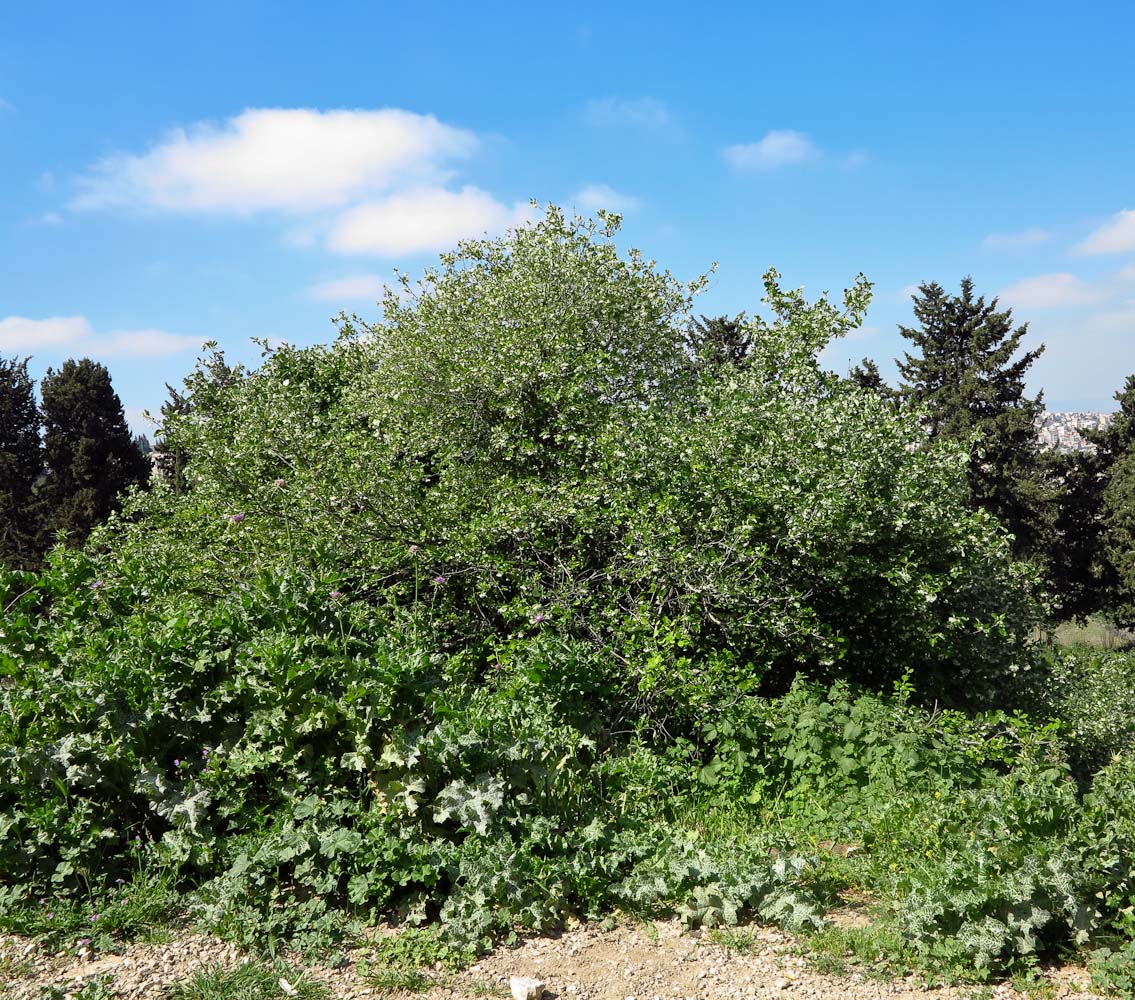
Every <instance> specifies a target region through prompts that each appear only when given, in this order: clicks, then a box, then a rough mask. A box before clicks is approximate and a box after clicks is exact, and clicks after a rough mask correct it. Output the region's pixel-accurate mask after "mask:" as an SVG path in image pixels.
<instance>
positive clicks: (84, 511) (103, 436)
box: [40, 358, 149, 545]
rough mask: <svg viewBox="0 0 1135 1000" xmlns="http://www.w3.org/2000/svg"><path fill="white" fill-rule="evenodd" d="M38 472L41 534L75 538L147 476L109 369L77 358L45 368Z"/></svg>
mask: <svg viewBox="0 0 1135 1000" xmlns="http://www.w3.org/2000/svg"><path fill="white" fill-rule="evenodd" d="M41 388H42V394H43V404H42V409H43V423H44V435H43V445H44V457H45V465H46V473H47V475H46V478H45V480H44V482H43V486H42V488H41V490H40V502H41V519H42V525H43V530H44V531H45V533H46V536H47V540H48V541H49V542H50V541H53V540H54V539H55V538H56V537H57V536H59V535H60V534H62V535H63V536H64V537H65V538H66V540H67V543H68V544H71V545H81V544H82V543H83V541H85V540H86V537H87V535H89V534H90V532H91V529H92V528H93V527H94V526H95V525H96V524H98V523H100V522H101V521H104V520H105V519H106V518H107V517H108V516H109V515H110V513H111V512H112V511H115V510H117V509H118V506H119V494H120V493H121V492H122V491H123V490H124V489H125V488H126V487H128V486H132V485H135V484H140V483H144V482H146V481H147V480H148V478H149V462H148V461H147V460H146V459H145V458H144V457H143V456H142V454H141V453H140V452H139V451H138V448H137V447H136V446H135V444H134V441H133V438H132V435H131V433H130V428H129V427H128V426H127V424H126V416H125V414H124V413H123V410H122V401H121V400H120V399H119V398H118V394H117V393H116V392H115V391H114V389H113V387H112V386H111V383H110V373H109V372H108V371H107V370H106V368H105V367H103V366H102V365H100V364H98V363H97V362H94V361H91V360H90V359H88V358H84V359H83V360H81V361H66V362H64V364H63V367H62V368H60V369H59V371H53V370H52V369H50V368H49V369H48V370H47V374H46V375H45V376H44V378H43V384H42V387H41Z"/></svg>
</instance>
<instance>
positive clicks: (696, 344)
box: [686, 314, 753, 370]
mask: <svg viewBox="0 0 1135 1000" xmlns="http://www.w3.org/2000/svg"><path fill="white" fill-rule="evenodd" d="M686 346H687V349H688V350H689V352H690V354H691V355H692V357H693V360H694V363H695V364H697V365H699V366H700V367H704V368H708V369H710V370H714V369H720V368H723V367H726V366H732V367H742V366H743V365H744V364H745V362H746V361H747V360H748V357H749V352H750V351H752V349H753V330H752V327H751V326H749V325H748V324H747V323H746V322H745V316H744V314H742V315H740V316H737V317H733V318H730V317H729V316H715V317H713V318H712V319H711V318H710V317H708V316H702V317H701V319H695V320H692V321H691V322H690V326H689V330H688V331H687V333H686Z"/></svg>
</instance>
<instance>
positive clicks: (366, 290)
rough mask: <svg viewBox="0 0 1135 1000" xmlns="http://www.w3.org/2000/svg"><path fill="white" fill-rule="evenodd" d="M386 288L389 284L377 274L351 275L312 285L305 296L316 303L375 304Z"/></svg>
mask: <svg viewBox="0 0 1135 1000" xmlns="http://www.w3.org/2000/svg"><path fill="white" fill-rule="evenodd" d="M388 287H390V282H389V281H387V280H386V279H385V278H382V277H380V276H379V275H377V274H352V275H348V276H347V277H345V278H334V279H332V280H331V281H323V282H320V283H319V284H318V285H312V286H311V288H309V289H308V290H307V295H308V298H311V299H315V300H316V301H317V302H363V301H366V302H377V301H378V300H379V299H381V298H382V296H383V295H384V294H386V289H387V288H388Z"/></svg>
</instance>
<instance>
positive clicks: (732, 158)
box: [722, 129, 820, 170]
mask: <svg viewBox="0 0 1135 1000" xmlns="http://www.w3.org/2000/svg"><path fill="white" fill-rule="evenodd" d="M722 155H723V156H724V157H725V159H726V162H728V163H729V165H730V166H731V167H733V169H734V170H776V169H778V168H780V167H787V166H792V165H793V164H797V163H807V162H808V161H810V160H816V159H818V158H819V157H820V150H819V147H817V146H816V145H815V143H813V142H812V140H811V139H809V138H808V136H806V135H805V134H804V133H803V132H794V131H793V130H792V129H781V130H779V131H775V130H774V131H772V132H768V133H766V135H765V137H764V138H763V139H761V140H759V141H758V142H748V143H741V144H739V145H736V146H728V147H727V148H726V149H724V150H723V151H722Z"/></svg>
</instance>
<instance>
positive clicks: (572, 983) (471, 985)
mask: <svg viewBox="0 0 1135 1000" xmlns="http://www.w3.org/2000/svg"><path fill="white" fill-rule="evenodd" d="M367 953H368V949H367V948H365V947H364V948H360V949H357V950H356V951H354V952H352V953H351V954H350V955H348V956H346V958H345V959H344V961H343V962H342V963H341V964H340V966H339V967H338V968H330V967H325V966H311V965H309V966H306V969H307V972H308V974H309V975H311V976H313V977H315V978H318V979H320V980H322V981H323V982H324V983H326V984H327V986H328V987H329V988H330V990H331V993H332V995H333V996H334V997H336V998H338V1000H362V998H376V997H380V996H383V995H385V994H384V991H382V990H380V989H378V988H376V987H374V986H373V985H370V984H368V983H367V982H366V980H365V979H364V978H362V977H360V976H359V974H358V971H357V963H358V961H359V960H361V959H364V958H366V957H367ZM248 958H249V956H247V955H245V954H243V953H241V952H240V951H239V950H238V949H236V948H235V947H233V946H232V945H229V944H226V943H225V942H223V941H219V940H217V939H216V938H210V937H204V936H200V935H188V934H187V935H182V936H178V937H177V938H176V939H175V940H173V941H172V942H170V943H168V944H132V945H129V946H127V947H126V948H124V949H123V952H122V953H121V954H114V955H109V954H104V955H92V954H90V953H89V952H85V953H81V954H79V955H75V954H74V953H69V954H63V953H60V954H48V953H44V952H43V951H42V950H41V949H39V948H38V947H37V946H36V944H35V943H34V942H32V941H29V940H28V939H25V938H18V937H5V938H0V996H3V997H5V998H11V1000H32V998H36V1000H38V998H39V996H40V995H41V990H42V989H43V987H45V986H49V985H50V986H57V987H62V988H63V989H64V990H71V991H73V990H76V989H78V988H79V987H81V986H82V985H83V983H85V982H89V981H90V980H92V979H96V978H98V977H100V976H101V977H106V978H107V979H108V981H109V986H110V988H111V992H112V993H113V994H114V995H116V996H118V997H122V998H142V997H146V998H149V997H153V998H155V1000H160V998H161V997H162V996H163V994H164V992H165V990H164V987H166V986H169V985H171V984H173V983H175V982H178V981H179V980H182V979H185V978H188V977H189V976H191V975H192V974H193V973H194V972H195V971H196V970H198V969H200V968H201V967H202V966H205V965H222V966H233V965H236V964H237V963H239V962H241V961H247V960H248ZM512 976H531V977H535V978H537V979H540V980H542V981H543V982H544V983H545V984H546V985H547V993H548V995H549V997H550V998H551V1000H557V998H558V1000H764V998H772V997H776V998H780V1000H791V998H796V997H799V998H805V997H810V998H822V1000H828V998H831V1000H835V998H839V1000H879V998H887V1000H904V998H915V997H918V998H920V1000H926V998H931V997H934V998H942V1000H946V998H951V1000H953V998H957V1000H969V998H971V997H974V996H975V995H981V994H980V993H979V992H978V990H977V989H976V988H974V987H954V988H936V989H926V988H925V987H923V986H922V985H921V983H920V982H919V981H918V980H917V979H916V978H914V977H913V976H912V977H908V978H900V979H895V980H889V981H879V980H875V979H870V978H866V977H865V976H863V975H862V974H858V973H853V974H851V975H849V976H843V977H839V976H831V975H825V974H822V973H819V972H817V971H815V970H813V969H810V968H809V967H808V964H807V962H806V960H805V959H803V958H800V957H799V956H797V955H795V954H793V942H792V939H791V937H789V936H788V935H786V934H784V933H782V932H780V931H777V930H775V929H768V928H760V929H756V930H755V931H754V932H753V947H752V949H751V951H750V952H749V953H746V954H742V953H740V952H738V951H735V950H732V949H729V948H724V947H721V946H719V945H716V944H713V943H712V942H710V941H709V940H708V939H707V938H706V937H704V936H703V935H701V934H698V933H689V932H685V931H684V930H683V929H682V927H681V925H680V923H679V922H678V921H676V920H665V921H656V922H655V923H654V924H652V925H650V924H648V925H641V924H633V925H626V926H622V927H618V928H615V929H614V930H610V931H604V930H600V929H598V928H596V927H593V926H580V927H576V928H574V929H571V930H568V931H565V932H564V933H563V934H562V935H559V936H557V937H552V938H534V939H531V940H528V941H525V942H524V943H523V944H521V945H520V946H518V947H516V948H510V949H509V948H502V949H498V950H497V951H495V952H493V953H492V954H490V955H488V956H486V957H484V958H482V959H481V960H480V961H479V962H477V963H476V964H475V965H473V966H471V967H470V968H468V969H465V970H464V971H462V972H459V973H453V974H441V973H438V974H436V975H435V984H434V986H433V987H432V988H431V989H429V990H428V991H427V992H425V993H424V994H419V996H421V997H422V998H423V1000H456V998H473V997H478V998H484V997H493V996H500V997H506V996H508V994H509V979H510V978H511V977H512ZM1049 983H1050V984H1051V987H1052V992H1051V993H1049V994H1048V995H1049V996H1056V997H1077V998H1080V1000H1092V998H1095V997H1096V995H1095V994H1093V993H1090V992H1088V986H1087V977H1086V975H1085V974H1084V972H1083V970H1080V969H1072V968H1067V969H1060V970H1056V971H1054V972H1052V973H1051V974H1050V976H1049ZM280 995H281V997H283V996H284V995H285V994H284V991H283V989H281V993H280ZM992 996H993V997H996V998H998V1000H1010V998H1022V1000H1023V998H1024V997H1027V996H1028V994H1027V993H1019V992H1017V991H1016V990H1014V989H1012V988H1011V987H1009V986H1007V985H1000V986H996V987H994V988H993V991H992Z"/></svg>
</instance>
